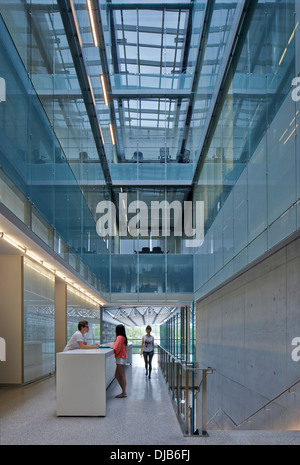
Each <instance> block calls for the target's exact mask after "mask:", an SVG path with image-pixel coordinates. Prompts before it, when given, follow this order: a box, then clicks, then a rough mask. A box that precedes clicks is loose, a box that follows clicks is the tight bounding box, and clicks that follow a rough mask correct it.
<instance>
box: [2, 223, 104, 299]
mask: <svg viewBox="0 0 300 465" xmlns="http://www.w3.org/2000/svg"><path fill="white" fill-rule="evenodd" d="M0 238H1V239H3V240H5V241H6V242H7V243H8V244H10V245H12V246H13V247H15V248H16V249H18V250H20V251H21V252H22V253H23V254H24V255H25V257H28V258H30V259H31V260H33V261H34V262H35V263H37V264H38V265H40V266H42V267H43V268H45V269H46V270H48V271H50V272H51V273H52V274H53V275H56V276H58V277H59V278H61V279H63V280H64V281H65V282H66V283H67V284H69V285H70V286H72V287H73V288H74V289H76V290H78V291H80V292H81V293H82V294H83V295H85V296H86V297H88V298H89V299H90V300H92V301H94V302H95V303H97V304H99V305H103V302H102V301H101V300H99V299H96V298H95V297H94V296H93V295H92V294H90V293H89V292H86V291H85V290H83V289H82V288H81V287H80V286H78V285H77V284H75V283H73V282H72V281H70V280H69V279H68V278H66V277H65V276H64V275H63V274H61V273H60V272H59V271H57V270H55V269H53V268H51V267H50V266H49V265H47V264H46V263H45V262H44V261H43V260H41V259H40V258H38V257H36V256H35V255H34V254H32V253H31V252H28V250H27V248H26V247H25V246H22V245H20V244H17V243H16V242H15V241H14V240H13V239H11V238H10V237H9V236H8V235H7V234H4V233H3V232H1V233H0Z"/></svg>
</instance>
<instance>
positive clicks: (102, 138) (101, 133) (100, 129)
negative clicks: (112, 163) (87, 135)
mask: <svg viewBox="0 0 300 465" xmlns="http://www.w3.org/2000/svg"><path fill="white" fill-rule="evenodd" d="M99 131H100V135H101V140H102V144H103V145H105V142H104V137H103V132H102V128H101V124H99Z"/></svg>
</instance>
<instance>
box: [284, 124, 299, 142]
mask: <svg viewBox="0 0 300 465" xmlns="http://www.w3.org/2000/svg"><path fill="white" fill-rule="evenodd" d="M298 126H299V125H298V124H297V125H296V127H295V128H294V130H293V131H292V132H291V134H290V135H289V137H288V138H287V140H286V141H285V142H284V144H283V145H285V144H286V143H287V142H288V141H289V140H290V138H291V137H292V135H293V134H294V132H296V129H297V128H298Z"/></svg>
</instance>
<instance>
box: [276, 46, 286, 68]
mask: <svg viewBox="0 0 300 465" xmlns="http://www.w3.org/2000/svg"><path fill="white" fill-rule="evenodd" d="M286 52H287V48H286V49H285V50H284V52H283V54H282V57H281V58H280V60H279V63H278V66H280V65H281V63H282V61H283V59H284V57H285V54H286Z"/></svg>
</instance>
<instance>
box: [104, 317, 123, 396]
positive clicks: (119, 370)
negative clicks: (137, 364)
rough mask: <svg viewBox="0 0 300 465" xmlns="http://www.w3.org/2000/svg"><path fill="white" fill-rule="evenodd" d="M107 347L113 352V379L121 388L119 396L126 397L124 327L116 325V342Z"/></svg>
mask: <svg viewBox="0 0 300 465" xmlns="http://www.w3.org/2000/svg"><path fill="white" fill-rule="evenodd" d="M106 345H107V346H109V347H112V348H113V349H114V352H115V359H116V372H115V378H116V380H117V381H118V383H119V385H120V386H121V389H122V392H121V394H119V395H118V396H116V397H118V398H120V397H127V394H126V376H125V365H126V361H127V336H126V332H125V326H123V325H117V326H116V340H115V342H114V343H113V344H106Z"/></svg>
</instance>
